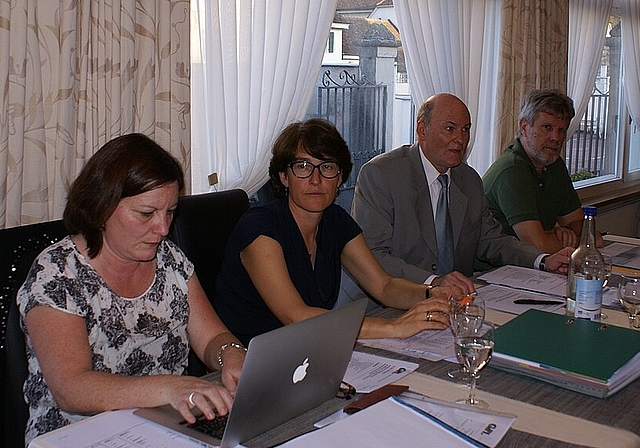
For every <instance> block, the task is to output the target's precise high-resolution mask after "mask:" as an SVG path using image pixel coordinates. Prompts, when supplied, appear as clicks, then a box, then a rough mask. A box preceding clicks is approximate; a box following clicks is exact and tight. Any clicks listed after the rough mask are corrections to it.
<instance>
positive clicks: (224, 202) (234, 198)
mask: <svg viewBox="0 0 640 448" xmlns="http://www.w3.org/2000/svg"><path fill="white" fill-rule="evenodd" d="M248 209H249V198H248V197H247V193H245V192H244V191H243V190H228V191H220V192H212V193H204V194H198V195H191V196H183V197H181V198H180V200H179V203H178V209H177V211H176V215H175V218H174V221H173V226H172V228H171V233H170V234H169V238H171V239H172V240H173V241H174V242H175V243H176V244H177V245H178V246H180V248H181V249H182V251H183V252H184V253H185V255H186V256H187V258H189V260H191V261H192V262H193V264H194V265H195V270H196V274H197V275H198V279H199V280H200V284H201V285H202V289H204V292H205V293H206V294H207V297H208V298H209V301H211V302H213V294H214V291H215V286H216V277H217V276H218V271H219V270H220V266H221V265H222V259H223V258H224V251H225V247H226V246H227V239H228V237H229V235H230V234H231V231H232V230H233V228H234V227H235V225H236V223H237V222H238V220H239V219H240V217H241V216H242V215H243V214H244V212H246V211H247V210H248ZM188 373H189V374H190V375H195V376H201V375H204V374H205V373H206V367H205V365H204V364H203V363H202V362H201V361H200V360H199V359H198V357H197V356H195V354H194V353H193V352H191V353H190V354H189V368H188Z"/></svg>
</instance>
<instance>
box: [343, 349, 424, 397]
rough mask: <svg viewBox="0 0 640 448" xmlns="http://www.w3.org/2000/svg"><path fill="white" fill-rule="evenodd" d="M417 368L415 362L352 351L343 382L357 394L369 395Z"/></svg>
mask: <svg viewBox="0 0 640 448" xmlns="http://www.w3.org/2000/svg"><path fill="white" fill-rule="evenodd" d="M417 368H418V364H416V363H415V362H408V361H401V360H399V359H391V358H385V357H384V356H378V355H370V354H368V353H362V352H357V351H354V352H353V355H351V360H350V361H349V366H348V367H347V371H346V373H345V374H344V381H345V382H346V383H348V384H351V385H352V386H353V387H355V388H356V391H358V392H362V393H369V392H372V391H374V390H376V389H379V388H380V387H382V386H385V385H387V384H391V383H395V382H396V381H398V380H399V379H400V378H402V377H404V376H406V375H408V374H410V373H411V372H413V371H414V370H416V369H417Z"/></svg>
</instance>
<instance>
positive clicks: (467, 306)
mask: <svg viewBox="0 0 640 448" xmlns="http://www.w3.org/2000/svg"><path fill="white" fill-rule="evenodd" d="M484 315H485V309H484V300H482V299H481V298H480V297H477V296H476V297H471V296H468V295H467V296H460V297H455V298H453V299H452V304H451V314H450V315H449V319H450V328H451V332H452V333H453V337H454V338H455V337H456V335H457V334H458V331H459V329H460V328H473V327H479V326H480V324H481V323H482V321H483V320H484ZM447 376H449V378H452V379H454V380H456V382H463V383H468V382H469V381H470V379H471V377H470V376H469V374H468V373H467V372H466V371H465V370H464V369H463V368H462V367H461V366H456V367H455V368H453V369H451V370H449V371H448V372H447Z"/></svg>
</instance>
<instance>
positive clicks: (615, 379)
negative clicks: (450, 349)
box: [490, 309, 640, 397]
mask: <svg viewBox="0 0 640 448" xmlns="http://www.w3.org/2000/svg"><path fill="white" fill-rule="evenodd" d="M490 365H491V366H493V367H498V368H502V369H506V370H509V371H513V372H516V373H520V374H524V375H527V376H531V377H534V378H537V379H540V380H543V381H547V382H549V383H552V384H555V385H558V386H561V387H565V388H568V389H571V390H575V391H578V392H582V393H586V394H588V395H593V396H597V397H607V396H610V395H612V394H613V393H615V392H617V391H618V390H620V389H621V388H622V387H624V386H625V385H627V384H629V383H630V382H631V381H633V380H634V379H635V378H637V377H638V376H640V331H635V330H632V329H630V328H622V327H618V326H614V325H607V324H606V323H604V322H592V321H589V320H586V319H574V318H571V317H567V316H564V315H560V314H554V313H548V312H544V311H540V310H535V309H530V310H528V311H526V312H524V313H522V314H521V315H519V316H517V317H515V318H514V319H512V320H511V321H509V322H508V323H506V324H505V325H502V326H501V327H499V328H497V329H496V332H495V348H494V355H493V360H492V361H491V364H490Z"/></svg>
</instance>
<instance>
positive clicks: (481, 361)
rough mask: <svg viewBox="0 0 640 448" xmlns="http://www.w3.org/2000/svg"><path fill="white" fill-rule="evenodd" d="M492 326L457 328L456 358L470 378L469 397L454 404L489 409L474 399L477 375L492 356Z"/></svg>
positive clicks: (482, 324)
mask: <svg viewBox="0 0 640 448" xmlns="http://www.w3.org/2000/svg"><path fill="white" fill-rule="evenodd" d="M494 331H495V329H494V326H493V324H492V323H491V322H488V321H486V320H485V321H483V322H482V323H481V324H480V325H479V326H475V325H472V326H468V327H460V328H458V334H457V335H456V337H455V343H456V356H457V357H458V362H459V363H460V365H461V366H462V367H463V368H464V370H465V371H466V372H467V373H468V374H469V375H470V376H471V384H470V386H469V396H468V397H467V398H466V399H464V398H463V399H460V400H457V401H456V403H465V404H468V405H470V406H475V407H478V408H481V409H489V404H488V403H487V402H486V401H483V400H479V399H477V398H476V380H477V379H478V373H479V372H480V371H481V370H482V369H483V368H484V367H485V366H486V365H487V364H489V361H490V360H491V355H492V354H493V334H494Z"/></svg>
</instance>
